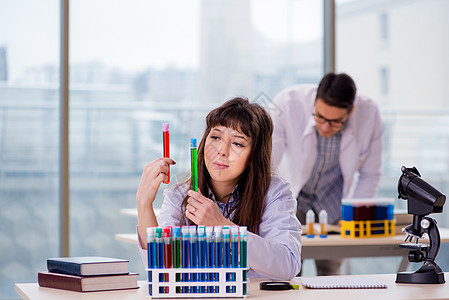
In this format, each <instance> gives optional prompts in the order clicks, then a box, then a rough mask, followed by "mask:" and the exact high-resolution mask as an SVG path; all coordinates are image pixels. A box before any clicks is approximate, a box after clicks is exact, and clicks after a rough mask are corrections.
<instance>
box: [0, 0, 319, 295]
mask: <svg viewBox="0 0 449 300" xmlns="http://www.w3.org/2000/svg"><path fill="white" fill-rule="evenodd" d="M0 7H2V10H1V11H0V204H1V206H2V207H6V208H7V209H2V210H1V211H0V216H1V218H0V226H1V228H7V230H6V231H2V232H1V233H0V238H1V239H2V241H5V242H4V243H1V245H0V249H1V250H2V251H1V253H2V257H0V271H3V273H5V274H8V276H9V277H7V278H5V279H3V278H4V277H2V279H0V298H4V297H7V298H11V297H17V295H16V294H15V292H14V290H13V286H14V285H13V283H14V282H35V281H36V274H37V272H38V271H42V270H45V268H46V266H45V263H46V259H47V258H49V257H54V256H58V255H59V253H58V250H59V243H60V241H59V217H60V216H59V199H58V198H59V194H58V191H59V186H58V178H59V137H58V132H59V89H58V87H59V57H60V56H59V51H60V50H59V31H58V28H60V23H59V22H60V20H59V14H60V12H59V2H58V1H55V0H46V1H40V2H39V5H38V4H35V3H34V2H32V1H26V0H20V1H14V2H11V1H5V0H0ZM174 7H175V8H176V9H174ZM24 8H26V9H24ZM69 13H70V36H69V37H70V66H69V68H70V70H69V72H70V77H69V78H70V117H69V121H70V127H69V129H70V133H69V141H70V189H71V190H70V206H71V207H70V213H71V215H70V245H71V248H70V255H72V256H75V255H102V256H116V257H126V258H129V259H130V270H132V271H135V272H139V273H140V274H141V278H142V279H143V278H145V272H144V270H143V267H142V264H141V261H140V257H139V254H138V252H137V249H136V248H135V246H133V245H130V244H126V243H122V242H119V241H116V240H115V239H114V235H115V234H116V233H122V232H134V231H135V225H136V223H137V220H136V219H135V218H131V217H126V216H122V215H120V213H119V210H120V209H121V208H129V207H131V208H132V207H135V193H136V190H137V187H138V184H139V181H140V175H141V171H142V169H143V166H144V165H145V164H146V163H148V162H150V161H151V160H153V159H155V158H157V157H159V156H160V155H161V154H162V146H161V142H162V132H161V131H162V123H163V122H169V123H170V127H171V128H170V129H171V155H172V157H173V158H174V159H175V160H176V161H177V162H178V164H177V166H176V168H173V169H172V181H176V180H177V179H182V178H183V174H184V173H185V172H186V171H187V170H188V168H189V140H190V138H191V137H196V138H200V137H201V135H202V133H203V132H202V131H203V126H204V117H205V115H206V113H207V112H209V111H210V110H211V109H212V108H214V107H216V106H218V105H219V104H221V103H223V102H224V101H225V100H227V99H230V98H232V97H234V96H246V97H248V98H249V99H250V100H252V101H258V102H260V103H261V104H262V105H264V104H268V103H269V102H270V101H271V98H272V97H274V95H275V94H277V93H278V92H279V91H280V90H282V89H283V88H285V87H287V86H290V85H292V84H296V83H317V82H318V81H319V79H320V78H321V76H322V68H323V67H322V65H323V63H322V56H323V55H322V53H323V49H322V48H323V45H322V36H323V34H322V23H323V18H322V3H321V2H320V1H314V0H302V1H292V0H282V1H278V0H257V1H255V0H253V1H199V0H193V1H188V2H186V1H180V0H169V1H162V2H161V1H147V0H132V1H119V0H117V1H109V0H98V1H87V0H77V1H70V10H69ZM267 20H268V21H267ZM30 49H31V51H30ZM161 201H162V197H161V195H159V196H158V198H157V204H158V205H160V203H161ZM11 249H20V251H13V250H11ZM3 253H7V255H3ZM6 270H8V271H6ZM11 270H14V271H13V272H11Z"/></svg>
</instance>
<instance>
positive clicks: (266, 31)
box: [0, 0, 322, 80]
mask: <svg viewBox="0 0 449 300" xmlns="http://www.w3.org/2000/svg"><path fill="white" fill-rule="evenodd" d="M206 1H207V0H206ZM214 1H215V0H214ZM240 1H242V0H240ZM70 2H71V3H70V53H69V55H70V63H71V64H80V63H87V62H94V61H95V62H103V63H104V64H105V65H107V66H109V67H112V68H114V67H116V68H120V69H122V70H125V71H132V72H134V71H141V70H144V69H146V68H148V67H153V68H165V67H167V66H175V67H177V68H184V69H188V68H197V66H198V63H199V54H200V49H199V45H200V43H199V40H200V30H199V26H200V17H201V15H200V14H201V9H200V8H201V1H200V0H165V1H155V0H152V1H149V0H72V1H70ZM250 3H251V22H252V24H253V27H254V28H255V29H256V30H257V31H258V32H259V33H260V34H261V35H262V36H264V37H265V38H267V39H270V40H273V41H275V42H279V43H286V42H291V41H293V42H308V41H311V40H314V39H315V40H316V39H317V38H319V37H320V35H321V32H322V16H321V10H322V6H321V5H322V1H316V0H250ZM59 5H60V1H59V0H39V1H35V0H34V1H33V0H14V1H13V0H0V46H2V45H6V46H7V56H8V64H9V65H8V72H9V76H10V79H12V80H14V79H15V78H18V77H20V76H21V74H22V73H23V72H25V71H26V70H27V69H28V68H30V67H40V66H43V65H57V64H58V61H59V46H60V45H59V35H60V33H59V26H60V24H59V13H60V12H59ZM173 7H176V9H173ZM289 25H290V26H289Z"/></svg>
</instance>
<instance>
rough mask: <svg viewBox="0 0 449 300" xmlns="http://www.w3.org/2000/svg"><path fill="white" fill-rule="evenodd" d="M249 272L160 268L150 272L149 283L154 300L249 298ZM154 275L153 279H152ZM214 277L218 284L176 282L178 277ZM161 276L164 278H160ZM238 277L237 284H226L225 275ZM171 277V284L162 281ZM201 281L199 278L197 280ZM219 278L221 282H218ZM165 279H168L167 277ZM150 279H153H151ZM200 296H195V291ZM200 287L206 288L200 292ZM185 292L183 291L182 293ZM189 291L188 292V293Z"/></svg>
mask: <svg viewBox="0 0 449 300" xmlns="http://www.w3.org/2000/svg"><path fill="white" fill-rule="evenodd" d="M248 270H249V268H165V269H164V268H160V269H147V271H148V276H149V277H150V276H151V281H150V280H149V282H148V289H149V297H151V298H246V297H248V294H247V285H248V282H249V281H248V280H243V279H244V278H246V272H247V271H248ZM150 272H151V275H150ZM193 273H196V274H204V275H206V276H209V275H210V274H214V276H215V281H199V280H198V281H176V275H177V274H179V275H178V276H179V277H181V275H187V276H189V275H190V274H193ZM160 274H163V275H162V276H160ZM227 274H228V275H229V274H235V276H234V279H235V280H234V281H229V280H226V277H227V276H226V275H227ZM164 275H168V281H163V282H161V281H160V280H159V278H161V277H164ZM197 277H198V278H200V276H199V275H198V276H197ZM217 277H218V278H217ZM165 278H166V277H165ZM148 279H150V278H148ZM191 287H194V288H196V290H197V292H192V290H193V289H192V288H191ZM200 287H205V288H204V289H200ZM183 288H184V291H183ZM186 288H187V291H185V289H186Z"/></svg>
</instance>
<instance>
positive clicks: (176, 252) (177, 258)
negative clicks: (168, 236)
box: [172, 226, 181, 294]
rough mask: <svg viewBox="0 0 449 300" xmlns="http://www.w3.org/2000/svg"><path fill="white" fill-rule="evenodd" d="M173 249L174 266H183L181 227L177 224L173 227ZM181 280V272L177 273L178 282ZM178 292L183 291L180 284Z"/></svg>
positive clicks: (177, 288)
mask: <svg viewBox="0 0 449 300" xmlns="http://www.w3.org/2000/svg"><path fill="white" fill-rule="evenodd" d="M172 249H173V251H172V252H173V267H174V268H180V267H181V227H179V226H175V227H173V239H172ZM180 281H181V274H180V273H176V282H180ZM176 293H177V294H179V293H181V288H180V287H179V286H177V287H176Z"/></svg>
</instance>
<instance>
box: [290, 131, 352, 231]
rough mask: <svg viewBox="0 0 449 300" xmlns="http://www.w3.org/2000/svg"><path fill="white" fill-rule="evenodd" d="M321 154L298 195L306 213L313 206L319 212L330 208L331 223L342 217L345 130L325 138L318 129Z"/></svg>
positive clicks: (329, 220)
mask: <svg viewBox="0 0 449 300" xmlns="http://www.w3.org/2000/svg"><path fill="white" fill-rule="evenodd" d="M316 134H317V138H318V143H317V152H318V153H317V157H316V161H315V165H314V167H313V171H312V175H311V176H310V178H309V180H308V181H307V183H306V184H305V185H304V187H303V188H302V189H301V191H300V192H299V195H298V197H297V201H298V210H301V211H302V212H304V213H306V212H307V211H308V210H309V209H310V208H312V210H313V211H314V212H315V216H318V214H319V212H320V210H322V209H324V210H326V212H327V214H328V222H329V224H335V223H337V222H338V220H340V219H341V198H342V194H343V175H342V173H341V169H340V162H339V153H340V141H341V131H340V132H338V133H337V134H335V135H333V136H331V137H328V138H324V137H322V136H321V135H320V134H318V132H316Z"/></svg>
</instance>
